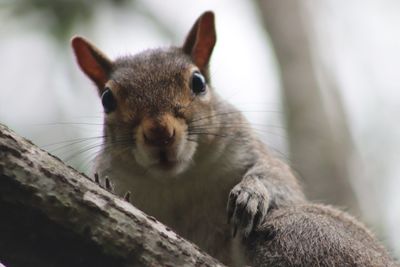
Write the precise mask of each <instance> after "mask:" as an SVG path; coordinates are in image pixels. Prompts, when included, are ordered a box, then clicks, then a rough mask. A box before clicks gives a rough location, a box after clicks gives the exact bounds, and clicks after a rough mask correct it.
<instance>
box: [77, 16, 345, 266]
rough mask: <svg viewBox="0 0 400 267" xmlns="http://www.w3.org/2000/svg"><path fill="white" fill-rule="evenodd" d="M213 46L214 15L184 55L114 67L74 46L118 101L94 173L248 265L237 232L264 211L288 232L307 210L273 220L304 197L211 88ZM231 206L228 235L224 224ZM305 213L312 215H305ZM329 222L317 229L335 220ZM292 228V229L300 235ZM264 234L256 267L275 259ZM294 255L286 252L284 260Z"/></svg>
mask: <svg viewBox="0 0 400 267" xmlns="http://www.w3.org/2000/svg"><path fill="white" fill-rule="evenodd" d="M215 41H216V35H215V28H214V16H213V14H212V13H211V12H206V13H205V14H203V15H202V16H201V17H200V18H199V19H198V20H197V21H196V23H195V24H194V26H193V28H192V29H191V31H190V33H189V34H188V37H187V38H186V41H185V43H184V45H183V46H182V48H180V47H169V48H159V49H151V50H147V51H144V52H142V53H139V54H137V55H133V56H125V57H121V58H118V59H116V60H115V61H110V60H108V59H107V57H106V56H105V55H103V54H102V53H101V52H100V50H99V49H97V48H95V47H94V46H93V45H92V44H90V43H89V42H88V41H86V40H85V39H83V38H82V37H76V38H74V39H73V42H72V44H73V48H74V51H75V54H76V56H77V58H78V63H79V65H80V67H81V68H82V69H83V71H84V72H85V73H86V74H87V75H88V76H89V78H91V79H92V80H93V81H94V82H95V83H96V85H97V87H98V90H99V95H101V94H102V93H103V92H104V91H105V89H106V88H107V89H109V90H111V92H112V94H113V96H114V97H115V100H116V102H117V106H116V109H115V110H113V111H112V112H109V113H107V114H106V115H105V119H104V134H105V138H104V147H103V150H102V151H101V153H100V154H99V156H98V157H97V159H96V166H95V172H97V173H99V175H100V176H102V177H107V178H109V179H111V180H112V181H113V183H114V184H115V188H116V192H117V193H118V194H119V195H123V194H124V193H125V192H126V191H130V192H131V195H130V199H131V201H132V203H133V204H134V205H135V206H137V207H138V208H140V209H141V210H143V211H144V212H146V213H148V214H150V215H153V216H155V217H156V218H157V219H159V220H160V221H161V222H163V223H165V224H166V225H168V226H170V227H171V228H173V229H174V230H175V231H176V232H177V233H179V234H180V235H182V236H184V237H185V238H187V239H189V240H191V241H193V242H194V243H196V244H197V245H199V246H200V247H201V248H203V249H205V250H206V251H207V252H208V253H210V254H211V255H213V256H215V257H217V258H218V259H220V260H221V261H223V262H224V263H226V264H228V265H233V266H242V265H243V264H245V263H251V260H249V259H246V258H245V255H244V254H245V249H244V247H243V246H242V244H241V242H240V241H241V240H240V239H239V238H233V237H232V235H231V233H232V231H233V232H234V233H235V232H236V231H238V232H239V233H240V236H242V237H243V238H244V239H246V237H247V236H248V235H250V234H251V233H252V232H253V230H254V227H256V226H258V225H260V224H262V223H263V222H265V220H266V218H267V217H266V216H267V212H268V211H269V214H270V215H269V217H268V218H269V219H268V221H269V222H270V223H274V222H276V223H281V225H282V227H284V226H285V225H289V223H290V222H291V221H292V220H293V219H295V218H297V217H298V216H300V215H301V210H296V209H294V210H293V211H295V212H294V213H293V214H294V215H293V218H292V217H291V215H290V214H291V213H290V212H288V213H286V214H285V216H284V217H282V218H283V219H282V221H279V220H278V219H274V218H275V217H271V216H273V214H277V212H278V210H281V211H289V209H290V208H289V207H291V206H294V205H302V204H304V203H306V200H305V198H304V195H303V193H302V190H301V188H300V186H299V183H298V181H297V179H296V178H295V177H294V175H293V174H292V172H291V170H290V168H289V167H288V166H287V165H286V164H284V163H283V162H281V161H280V160H278V159H277V158H275V157H273V156H272V155H271V154H270V153H269V152H268V150H267V148H266V147H265V145H264V144H262V143H261V141H260V140H259V139H258V138H257V136H256V135H255V134H254V132H253V131H252V129H251V127H249V123H248V122H247V121H246V119H245V118H244V117H243V115H242V114H241V113H240V112H239V111H238V110H236V109H235V108H234V107H232V106H231V105H230V104H228V103H226V102H224V101H223V100H221V99H220V97H219V96H218V95H217V93H216V92H215V91H214V89H213V88H212V87H211V84H210V77H209V75H208V62H209V57H210V55H211V52H212V50H213V47H214V44H215ZM99 68H100V69H99ZM196 71H199V72H201V73H202V74H203V75H204V77H205V80H206V83H207V84H206V91H205V93H204V94H200V95H195V94H194V92H192V91H191V87H190V84H191V79H192V75H193V73H194V72H196ZM171 133H174V134H171ZM171 136H173V139H172V140H169V139H168V138H169V137H171ZM146 139H150V142H149V140H147V141H146ZM159 139H164V141H165V140H166V139H168V142H159V141H160V140H159ZM227 200H228V205H226V203H227ZM226 206H228V219H229V220H230V223H231V226H232V229H230V227H229V225H228V224H227V223H226V215H225V214H226V213H225V211H226ZM322 210H323V209H322ZM296 212H298V213H296ZM328 213H329V212H328ZM296 214H297V215H296ZM303 214H304V216H306V217H307V216H309V213H308V211H307V210H304V213H303ZM329 214H330V213H329ZM310 216H311V215H310ZM323 216H325V215H323ZM323 216H322V218H320V219H318V218H319V217H318V218H317V220H316V224H318V220H320V223H321V224H322V223H324V220H328V219H329V218H330V217H329V215H327V218H325V219H324V218H323ZM277 218H278V217H277ZM338 220H340V217H339V218H338ZM332 225H333V227H336V226H337V225H335V224H332ZM278 226H279V225H278ZM296 227H298V228H295V229H294V231H302V230H303V229H304V228H301V225H298V226H296ZM304 227H306V228H307V225H305V226H304ZM276 229H279V227H277V228H276ZM322 229H325V228H322ZM337 229H338V231H342V230H343V229H342V228H339V227H337ZM307 230H309V229H308V228H307ZM260 231H261V232H263V230H260ZM329 233H330V232H327V234H328V235H329ZM346 233H347V232H346ZM297 234H298V235H301V232H299V233H297ZM349 234H351V233H349ZM251 236H253V237H254V234H252V235H251ZM263 236H264V235H262V234H261V235H260V236H258V235H256V237H257V238H258V239H257V238H256V239H254V238H252V239H251V240H255V241H254V242H249V243H247V244H250V247H248V248H250V251H253V254H252V257H251V258H250V259H252V258H253V257H254V258H255V259H256V263H257V264H262V262H264V261H265V262H267V261H268V259H267V258H265V257H264V255H266V256H267V255H269V254H268V251H269V247H268V246H269V245H268V243H266V242H267V241H265V240H264V241H265V243H263V239H262V238H263ZM289 237H290V236H288V238H289ZM281 238H282V240H288V239H284V236H282V237H281ZM349 238H351V236H350V237H349ZM276 242H277V243H279V240H277V241H276ZM293 244H294V243H293ZM307 244H308V243H307ZM316 244H320V245H321V246H322V245H324V246H325V245H326V246H329V242H328V243H324V242H322V241H321V242H319V243H318V242H317V243H316ZM298 245H299V244H298ZM259 246H262V247H259ZM326 246H325V247H326ZM282 249H284V248H282ZM257 252H259V253H258V254H257ZM296 252H297V249H296V248H295V247H293V246H292V247H290V246H288V250H287V253H294V254H296ZM282 253H283V254H284V253H285V252H284V251H283V252H282ZM254 255H256V256H254ZM302 256H303V255H302V254H299V255H298V258H301V257H302ZM288 262H292V261H291V259H289V258H288ZM282 266H285V265H282ZM286 266H292V265H286Z"/></svg>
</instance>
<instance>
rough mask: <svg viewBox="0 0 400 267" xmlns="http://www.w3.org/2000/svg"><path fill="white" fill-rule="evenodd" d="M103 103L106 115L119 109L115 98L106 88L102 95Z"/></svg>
mask: <svg viewBox="0 0 400 267" xmlns="http://www.w3.org/2000/svg"><path fill="white" fill-rule="evenodd" d="M101 103H102V104H103V107H104V111H105V112H106V113H110V112H112V111H114V109H115V108H116V107H117V101H115V98H114V96H113V93H112V92H111V90H110V88H106V90H105V91H104V92H103V94H102V95H101Z"/></svg>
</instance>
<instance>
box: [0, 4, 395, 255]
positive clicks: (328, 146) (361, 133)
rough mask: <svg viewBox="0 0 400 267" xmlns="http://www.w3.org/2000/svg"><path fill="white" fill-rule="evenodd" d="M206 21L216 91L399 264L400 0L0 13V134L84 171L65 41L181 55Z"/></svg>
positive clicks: (84, 82) (81, 95) (30, 7)
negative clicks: (194, 28) (9, 133)
mask: <svg viewBox="0 0 400 267" xmlns="http://www.w3.org/2000/svg"><path fill="white" fill-rule="evenodd" d="M209 9H211V10H213V11H214V12H215V13H216V23H217V33H218V42H217V46H216V48H215V50H214V54H213V58H212V61H211V75H212V80H213V84H214V87H215V88H216V90H217V91H218V92H219V93H220V94H221V95H222V96H223V97H224V98H225V99H227V100H229V101H231V102H233V103H234V104H235V105H236V106H237V107H238V108H239V109H240V110H242V111H243V112H244V114H245V115H246V116H247V117H248V118H249V120H250V121H251V122H252V123H253V124H254V127H255V129H256V130H257V132H258V133H259V134H260V136H261V138H262V139H263V140H264V141H265V143H267V144H268V145H269V146H270V149H271V151H272V153H275V155H276V156H278V157H280V158H282V159H283V160H285V161H287V162H288V163H289V164H291V166H292V167H293V169H294V170H295V171H296V173H297V175H298V176H299V177H300V179H301V181H302V183H303V185H304V188H305V190H306V193H307V195H308V197H309V198H310V199H313V200H315V201H318V202H323V203H328V204H333V205H336V206H339V207H341V208H342V209H344V210H348V211H349V212H351V213H352V214H353V215H355V216H357V217H358V218H360V219H361V220H362V221H364V222H365V223H366V224H367V225H368V226H369V227H370V228H371V229H372V230H373V231H374V232H376V233H377V234H378V236H379V237H380V239H381V240H382V241H383V242H384V243H385V244H386V246H387V247H388V248H389V249H390V250H391V251H392V252H393V253H394V254H395V255H397V257H399V256H400V242H399V240H400V227H399V225H400V164H399V163H398V158H399V156H400V123H398V120H399V116H400V75H399V73H398V72H399V71H400V31H399V25H400V16H399V14H400V2H399V1H397V0H362V1H361V0H351V1H335V0H321V1H311V0H304V1H297V0H259V1H246V0H219V1H215V0H214V1H213V0H202V1H194V0H192V1H178V0H170V1H157V0H102V1H96V2H95V1H88V0H86V1H85V0H58V1H54V0H0V59H1V60H0V77H1V85H0V123H3V124H6V125H8V126H9V127H10V128H12V129H13V130H15V131H16V132H18V133H19V134H21V135H23V136H25V137H27V138H29V139H31V140H32V141H33V142H35V143H36V144H38V145H39V146H41V147H42V148H44V149H46V150H48V151H49V152H51V153H53V154H55V155H57V156H58V157H60V158H62V159H63V160H64V161H66V162H67V163H68V164H71V165H72V166H74V167H75V168H78V169H79V170H81V171H84V172H87V171H88V169H89V168H90V164H91V161H92V159H93V158H94V156H95V155H96V153H97V152H98V149H99V145H100V142H99V139H98V138H95V137H98V136H101V134H102V133H101V124H102V107H101V104H100V101H99V99H98V96H97V93H96V90H95V87H94V85H93V84H91V82H90V81H89V80H88V79H87V78H86V77H85V76H84V75H83V73H81V72H80V70H79V69H78V67H77V65H76V63H75V59H74V57H73V55H72V52H71V49H70V45H69V40H70V39H71V37H72V36H73V35H75V34H79V35H83V36H85V37H87V38H88V39H90V40H91V41H92V42H93V43H95V44H97V46H98V47H99V48H100V49H101V50H102V51H104V52H105V53H106V54H107V55H109V57H111V58H115V57H118V56H121V55H125V54H127V53H136V52H139V51H141V50H144V49H147V48H152V47H159V46H168V45H172V44H175V45H180V44H182V43H183V40H184V38H185V35H186V33H187V32H188V31H189V29H190V27H191V25H192V24H193V22H194V21H195V20H196V18H197V17H198V16H199V15H200V14H201V13H202V12H203V11H205V10H209Z"/></svg>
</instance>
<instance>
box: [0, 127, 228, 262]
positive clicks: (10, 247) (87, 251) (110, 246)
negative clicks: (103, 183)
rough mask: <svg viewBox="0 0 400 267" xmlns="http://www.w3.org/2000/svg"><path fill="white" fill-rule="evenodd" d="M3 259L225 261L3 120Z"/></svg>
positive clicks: (0, 221) (0, 233)
mask: <svg viewBox="0 0 400 267" xmlns="http://www.w3.org/2000/svg"><path fill="white" fill-rule="evenodd" d="M0 211H1V215H0V218H1V219H0V262H1V263H3V264H4V265H5V266H13V267H18V266H41V267H47V266H222V264H220V263H218V262H217V261H216V260H215V259H213V258H211V257H210V256H208V255H206V254H205V253H204V252H202V251H200V250H199V248H197V247H196V246H194V245H193V244H191V243H190V242H188V241H186V240H184V239H183V238H181V237H179V236H178V235H177V234H175V233H174V232H172V231H171V230H170V229H168V228H167V227H166V226H164V225H162V224H161V223H159V222H158V221H156V220H155V219H154V218H153V217H151V216H148V215H146V214H144V213H143V212H141V211H139V210H138V209H136V208H135V207H133V206H132V205H131V204H129V203H128V202H126V201H124V200H122V199H120V198H118V197H116V196H114V195H113V194H111V193H109V192H107V191H106V190H104V189H102V188H100V187H99V186H98V185H97V184H95V183H94V182H92V181H91V180H90V179H89V178H88V177H86V176H85V175H83V174H81V173H78V172H77V171H76V170H74V169H72V168H71V167H68V166H66V165H65V164H64V163H63V162H61V161H60V160H59V159H57V158H55V157H53V156H51V155H49V154H48V153H47V152H45V151H43V150H41V149H39V148H38V147H36V146H35V145H33V144H32V143H31V142H29V141H27V140H26V139H24V138H22V137H19V136H18V135H16V134H15V133H13V132H11V131H10V130H9V129H8V128H7V127H6V126H4V125H1V124H0Z"/></svg>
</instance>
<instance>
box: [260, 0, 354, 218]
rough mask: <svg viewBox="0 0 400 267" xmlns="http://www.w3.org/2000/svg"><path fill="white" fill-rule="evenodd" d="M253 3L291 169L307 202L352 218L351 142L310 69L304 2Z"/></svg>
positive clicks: (338, 109) (341, 114)
mask: <svg viewBox="0 0 400 267" xmlns="http://www.w3.org/2000/svg"><path fill="white" fill-rule="evenodd" d="M257 2H258V4H259V6H260V11H261V14H262V18H263V20H264V24H265V28H266V29H267V31H268V34H269V36H270V38H271V42H272V44H273V47H274V50H275V53H276V57H277V60H278V63H279V68H280V73H281V81H282V87H283V88H282V89H283V105H284V107H285V114H286V124H287V130H288V135H289V149H290V159H291V165H292V167H293V169H294V170H296V171H297V172H298V173H299V175H300V177H301V179H302V180H303V183H304V185H305V186H304V189H305V193H306V195H307V197H308V198H309V199H311V200H316V201H318V202H323V203H329V204H333V205H337V206H342V207H346V208H349V209H350V210H351V211H352V212H353V213H356V214H357V213H359V207H358V203H357V200H356V197H355V194H354V192H353V190H352V186H351V183H350V172H349V163H350V162H351V157H352V154H351V153H352V141H351V137H350V134H349V130H348V128H347V121H346V117H345V114H344V112H343V106H342V103H341V101H340V98H339V97H337V98H334V99H329V101H331V106H333V107H334V108H335V110H334V111H333V112H332V113H334V115H335V118H333V117H332V116H330V114H329V112H328V111H327V109H326V106H325V105H324V99H323V97H322V93H321V88H320V84H319V83H318V79H317V75H316V71H315V69H314V67H315V66H313V63H314V62H313V56H315V54H313V52H312V49H313V48H312V45H311V41H310V38H309V37H310V36H309V34H310V31H308V30H307V27H308V26H309V25H307V23H305V22H306V21H305V19H306V18H305V17H304V16H303V15H304V13H303V6H302V5H304V4H306V3H305V2H302V1H298V0H285V1H281V0H265V1H264V0H259V1H257ZM328 82H330V84H329V86H331V88H328V89H330V90H336V88H335V84H333V83H332V80H329V81H328ZM333 95H335V94H333ZM325 100H326V99H325Z"/></svg>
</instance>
